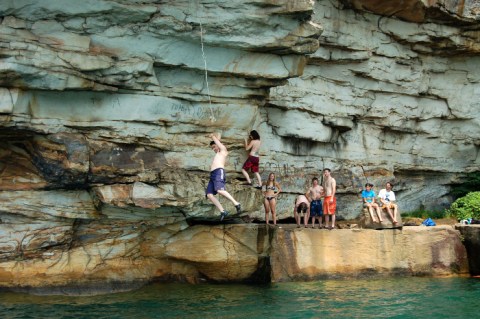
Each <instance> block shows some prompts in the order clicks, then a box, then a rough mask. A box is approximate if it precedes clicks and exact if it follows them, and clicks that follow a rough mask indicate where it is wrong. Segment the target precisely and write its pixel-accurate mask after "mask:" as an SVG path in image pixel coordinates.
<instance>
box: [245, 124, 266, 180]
mask: <svg viewBox="0 0 480 319" xmlns="http://www.w3.org/2000/svg"><path fill="white" fill-rule="evenodd" d="M260 145H261V142H260V134H258V132H257V131H255V130H253V131H251V132H250V134H249V136H248V140H247V139H245V149H246V150H247V151H250V153H249V154H248V158H247V160H246V161H245V163H244V164H243V167H242V174H243V176H245V178H246V179H247V183H248V185H252V181H251V180H250V176H249V175H248V172H247V170H248V169H250V170H251V171H252V172H253V174H254V175H255V177H256V178H257V183H258V184H257V186H255V188H257V189H261V188H262V177H261V176H260V174H259V173H258V166H259V162H260V154H259V152H258V151H259V149H260Z"/></svg>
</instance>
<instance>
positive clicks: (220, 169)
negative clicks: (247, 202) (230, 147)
mask: <svg viewBox="0 0 480 319" xmlns="http://www.w3.org/2000/svg"><path fill="white" fill-rule="evenodd" d="M210 137H211V139H212V141H211V142H210V147H211V148H212V150H213V151H214V152H215V157H214V158H213V161H212V165H211V166H210V181H209V182H208V186H207V190H206V192H205V196H206V197H207V198H208V199H209V200H211V201H212V203H213V204H214V205H215V206H216V207H217V208H218V210H219V211H220V221H222V220H223V219H224V218H225V217H226V216H227V215H228V212H227V211H226V210H225V209H223V206H222V204H220V202H219V201H218V199H217V198H216V197H215V195H216V194H217V193H218V194H220V195H222V196H224V197H225V198H227V199H228V200H230V201H231V202H232V203H233V205H235V208H236V210H237V214H239V213H240V211H241V209H242V208H241V206H240V203H239V202H237V201H236V200H235V199H234V198H233V197H232V195H230V194H229V193H228V192H227V191H226V189H225V182H226V179H225V169H224V167H225V161H226V159H227V155H228V151H227V148H226V147H225V145H223V144H222V143H221V142H220V134H218V135H216V134H210Z"/></svg>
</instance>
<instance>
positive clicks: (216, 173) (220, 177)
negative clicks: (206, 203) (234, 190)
mask: <svg viewBox="0 0 480 319" xmlns="http://www.w3.org/2000/svg"><path fill="white" fill-rule="evenodd" d="M222 190H225V171H224V170H223V168H217V169H215V170H213V171H211V172H210V181H209V182H208V186H207V190H206V192H205V196H207V195H208V194H213V195H217V191H222Z"/></svg>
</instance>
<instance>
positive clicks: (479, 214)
mask: <svg viewBox="0 0 480 319" xmlns="http://www.w3.org/2000/svg"><path fill="white" fill-rule="evenodd" d="M447 211H448V214H449V215H450V216H453V217H456V218H457V219H458V220H462V219H467V218H474V219H480V192H471V193H468V194H467V195H466V196H464V197H461V198H459V199H457V200H456V201H454V202H453V203H452V205H451V206H450V208H449V209H448V210H447Z"/></svg>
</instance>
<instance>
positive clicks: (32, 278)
mask: <svg viewBox="0 0 480 319" xmlns="http://www.w3.org/2000/svg"><path fill="white" fill-rule="evenodd" d="M397 8H398V10H397ZM478 8H479V4H478V1H462V2H454V1H450V2H446V3H444V2H439V1H428V2H425V1H407V2H405V1H403V2H398V1H397V2H395V1H394V2H392V3H390V2H389V3H385V2H380V1H360V0H359V1H347V0H343V1H335V0H322V1H315V2H314V1H307V0H304V1H264V0H259V1H253V2H244V1H228V2H225V1H213V2H212V1H207V2H204V1H201V0H200V1H162V2H160V1H154V0H151V1H142V2H141V3H139V2H138V1H133V0H132V1H126V0H117V1H82V2H78V1H73V0H68V1H61V2H58V1H50V2H48V3H47V2H45V1H42V2H39V1H33V0H24V1H4V2H2V3H0V220H1V222H0V243H1V247H3V248H2V250H1V254H2V257H1V258H2V259H1V260H0V277H1V278H2V283H1V285H5V286H22V287H27V286H29V287H41V286H42V285H49V286H56V287H68V286H71V285H76V284H79V285H80V286H81V284H90V285H96V287H102V284H99V282H101V281H102V280H104V281H106V282H108V284H105V285H104V287H110V288H111V287H117V285H119V286H121V287H123V286H122V283H124V282H129V283H131V284H133V282H138V283H143V282H147V281H149V280H156V279H162V280H185V281H190V282H195V281H198V280H202V278H207V279H209V280H219V281H237V280H240V281H242V280H253V279H252V278H257V279H255V280H258V278H265V276H266V275H265V269H267V268H269V267H270V266H269V265H270V259H269V257H268V256H269V254H268V253H267V251H268V249H269V248H268V247H270V246H269V245H270V244H269V243H270V242H271V237H269V236H271V234H272V232H268V235H267V234H266V233H265V232H264V231H262V230H260V229H263V228H258V229H255V230H254V228H255V227H258V226H256V225H255V224H249V225H247V226H245V229H242V230H238V229H237V230H236V232H233V233H230V232H229V233H228V234H227V233H225V232H223V231H218V229H216V228H215V227H212V226H211V225H210V226H208V227H207V226H202V227H200V226H194V225H192V224H191V223H187V221H188V220H192V219H193V220H199V219H201V218H203V219H204V220H207V221H212V222H214V221H216V220H217V219H218V212H217V211H215V208H214V207H213V205H212V204H211V203H209V202H208V201H207V200H206V199H205V194H204V189H205V187H206V185H207V182H208V172H209V169H210V166H209V165H210V161H211V159H212V155H213V153H212V151H211V149H210V148H209V147H208V143H209V138H208V137H207V136H208V135H209V134H210V133H212V132H221V133H222V141H223V142H224V143H225V145H226V146H227V147H228V149H229V150H230V154H229V161H228V163H227V166H226V171H227V180H228V184H227V188H228V190H229V192H231V193H232V194H233V195H234V197H235V198H236V199H237V200H239V201H240V202H241V203H242V207H243V209H244V213H245V214H247V215H248V217H249V220H253V221H259V222H262V221H263V220H264V211H263V198H262V194H261V192H260V191H257V190H255V189H253V188H249V187H246V186H243V185H241V184H242V183H243V182H244V181H243V180H242V178H243V177H242V175H241V173H240V170H241V167H242V164H243V162H244V161H245V159H246V152H245V151H244V149H243V138H244V137H246V136H247V134H248V132H249V131H250V130H251V129H256V130H258V131H259V133H260V135H261V137H262V141H263V147H262V149H261V151H260V153H261V161H260V164H261V165H260V173H261V175H262V177H263V178H264V179H265V178H266V177H267V175H268V173H269V172H274V173H276V176H277V180H278V182H279V183H280V184H281V186H282V190H283V192H282V194H281V195H280V197H279V200H278V205H277V216H278V217H279V219H282V220H286V219H287V218H291V217H292V208H293V207H292V206H293V205H292V203H293V199H294V198H295V196H296V195H297V194H299V193H304V192H305V191H306V189H307V187H308V185H309V184H310V180H311V178H312V177H313V176H319V175H320V172H321V170H322V169H323V168H324V167H329V168H331V169H332V175H333V176H334V177H335V178H336V180H337V184H338V189H337V197H338V213H337V215H338V216H339V218H356V217H358V212H359V211H360V207H361V201H360V200H359V199H358V197H357V193H358V188H359V187H361V186H362V185H364V184H365V183H366V182H367V181H368V182H371V183H374V184H375V191H376V192H377V193H378V191H379V190H380V188H383V185H384V184H385V182H387V181H394V183H395V184H396V186H395V187H394V191H395V192H396V195H397V198H398V202H399V206H400V211H401V212H406V211H412V210H415V209H419V208H423V209H432V210H434V209H442V208H444V207H446V206H447V205H449V203H450V202H451V200H452V199H451V198H450V196H449V195H448V194H449V191H450V188H451V186H452V185H454V184H456V183H459V182H460V181H461V177H462V175H463V174H464V173H465V172H469V171H477V170H478V168H479V167H480V160H479V155H478V154H479V151H478V150H479V147H480V143H479V141H480V118H479V114H480V113H479V108H480V104H479V103H480V102H479V101H480V99H479V97H480V91H479V89H478V88H479V82H480V68H479V67H478V66H479V62H480V58H479V49H480V47H479V43H480V41H479V31H478V30H479V23H478V22H479V9H478ZM222 202H223V203H224V204H225V206H226V207H227V209H229V210H232V209H233V207H232V206H231V203H229V202H225V201H224V200H223V199H222ZM199 227H200V228H201V229H200V230H199V229H198V228H199ZM210 227H212V228H210ZM232 227H233V226H232ZM236 227H237V226H236ZM250 232H251V233H250ZM254 234H256V235H254ZM322 236H327V235H322ZM219 238H222V240H223V242H222V243H218V242H217V240H219ZM259 238H261V239H259ZM266 238H268V239H266ZM202 240H205V241H212V243H208V244H207V243H206V246H203V244H200V243H199V242H201V241H202ZM193 241H195V245H194V246H192V242H193ZM225 243H229V244H228V245H227V246H229V245H231V247H230V246H229V247H227V248H228V250H225V247H226V246H225V245H226V244H225ZM189 247H193V248H194V249H195V251H194V252H195V254H192V253H193V252H189V251H187V250H188V249H189ZM222 247H223V249H224V251H223V252H222V249H221V248H222ZM255 247H256V248H255ZM265 247H267V248H265ZM213 251H218V252H219V254H220V255H219V256H215V255H212V254H211V252H213ZM225 251H228V253H226V252H225ZM187 252H188V253H187ZM259 256H260V257H259ZM203 259H205V260H203ZM234 260H237V261H238V262H239V264H241V265H242V266H241V269H234V268H232V269H230V268H231V267H233V266H232V265H233V264H234V262H233V261H234ZM255 260H257V261H256V262H255ZM259 265H260V266H259ZM259 269H260V270H259ZM269 276H270V275H268V276H267V277H269ZM315 276H317V275H315ZM318 276H319V277H321V276H322V275H318ZM80 286H78V287H80ZM59 289H60V290H61V289H63V288H59ZM65 289H66V288H65ZM112 289H113V288H112Z"/></svg>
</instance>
